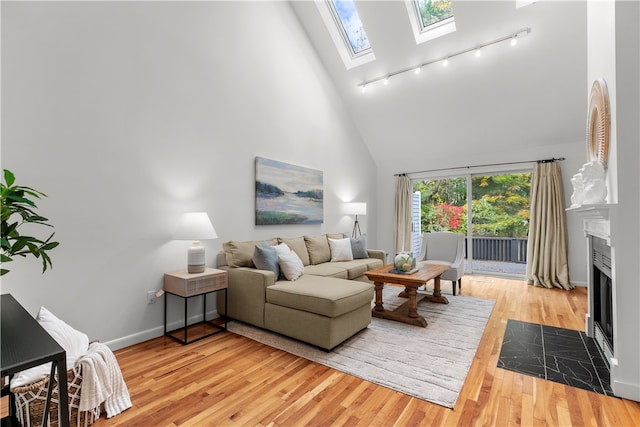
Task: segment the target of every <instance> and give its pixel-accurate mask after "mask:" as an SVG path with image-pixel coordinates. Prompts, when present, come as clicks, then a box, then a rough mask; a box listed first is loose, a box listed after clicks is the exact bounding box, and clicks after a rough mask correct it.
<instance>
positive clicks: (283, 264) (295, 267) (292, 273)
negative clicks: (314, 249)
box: [278, 245, 304, 281]
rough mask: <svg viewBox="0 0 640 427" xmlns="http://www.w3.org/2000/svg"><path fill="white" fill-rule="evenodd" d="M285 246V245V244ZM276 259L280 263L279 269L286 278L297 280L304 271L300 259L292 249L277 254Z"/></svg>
mask: <svg viewBox="0 0 640 427" xmlns="http://www.w3.org/2000/svg"><path fill="white" fill-rule="evenodd" d="M285 246H286V245H285ZM278 261H279V264H280V271H281V272H282V274H284V277H285V278H286V279H287V280H290V281H294V280H297V279H298V278H299V277H300V276H302V273H304V265H302V260H301V259H300V257H299V256H298V254H296V253H295V252H293V251H289V253H288V254H284V255H278Z"/></svg>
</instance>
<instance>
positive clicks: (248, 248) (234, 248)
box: [222, 239, 278, 267]
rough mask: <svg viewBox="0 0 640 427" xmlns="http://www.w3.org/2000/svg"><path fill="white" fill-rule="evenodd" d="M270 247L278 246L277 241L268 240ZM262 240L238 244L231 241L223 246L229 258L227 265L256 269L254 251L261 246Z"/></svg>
mask: <svg viewBox="0 0 640 427" xmlns="http://www.w3.org/2000/svg"><path fill="white" fill-rule="evenodd" d="M267 243H269V244H270V245H275V244H277V243H278V242H277V240H276V239H271V240H267ZM261 244H262V240H257V241H248V242H236V241H233V240H232V241H229V242H224V243H223V244H222V248H223V249H224V252H225V254H226V256H227V265H228V266H229V267H255V264H254V263H253V251H254V250H255V248H256V246H260V245H261Z"/></svg>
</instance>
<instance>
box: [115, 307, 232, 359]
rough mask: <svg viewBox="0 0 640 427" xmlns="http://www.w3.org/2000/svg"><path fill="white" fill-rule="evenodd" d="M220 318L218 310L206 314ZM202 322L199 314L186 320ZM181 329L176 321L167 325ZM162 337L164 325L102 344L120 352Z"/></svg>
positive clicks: (192, 322) (209, 317) (208, 317)
mask: <svg viewBox="0 0 640 427" xmlns="http://www.w3.org/2000/svg"><path fill="white" fill-rule="evenodd" d="M218 317H220V315H219V314H218V310H211V311H208V312H207V319H216V318H218ZM201 321H202V316H200V315H199V314H196V315H193V316H190V317H189V318H188V321H187V322H188V324H190V325H191V324H194V323H197V322H201ZM180 327H182V322H181V321H179V320H177V321H175V322H171V323H169V324H168V325H167V328H168V329H169V330H172V329H177V328H180ZM162 335H164V325H161V326H156V327H154V328H151V329H147V330H144V331H140V332H136V333H135V334H131V335H127V336H124V337H121V338H116V339H114V340H111V341H107V342H105V343H104V344H106V345H107V347H109V348H110V349H111V350H112V351H116V350H120V349H121V348H125V347H129V346H132V345H135V344H140V343H141V342H145V341H149V340H152V339H154V338H158V337H161V336H162Z"/></svg>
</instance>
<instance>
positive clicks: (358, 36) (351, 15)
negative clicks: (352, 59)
mask: <svg viewBox="0 0 640 427" xmlns="http://www.w3.org/2000/svg"><path fill="white" fill-rule="evenodd" d="M329 4H330V6H331V11H332V14H333V18H334V19H335V20H336V23H337V24H338V25H339V27H340V32H341V33H342V36H343V37H344V39H345V41H346V43H347V45H348V47H349V48H350V49H351V53H352V56H357V55H360V54H362V53H366V52H367V51H368V50H371V45H369V38H368V37H367V32H366V31H365V30H364V27H363V25H362V21H361V20H360V15H358V10H357V9H356V5H355V4H354V3H353V1H352V0H331V1H330V2H329Z"/></svg>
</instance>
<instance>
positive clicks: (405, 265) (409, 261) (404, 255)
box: [393, 252, 416, 273]
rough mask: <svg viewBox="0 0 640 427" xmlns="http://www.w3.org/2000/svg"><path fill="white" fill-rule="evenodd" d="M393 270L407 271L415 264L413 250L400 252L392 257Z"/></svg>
mask: <svg viewBox="0 0 640 427" xmlns="http://www.w3.org/2000/svg"><path fill="white" fill-rule="evenodd" d="M393 266H394V270H396V271H397V272H398V273H408V272H410V271H412V270H413V269H414V268H415V266H416V260H415V258H414V257H413V252H400V253H398V254H397V255H396V256H395V258H394V259H393Z"/></svg>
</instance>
